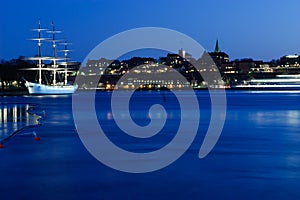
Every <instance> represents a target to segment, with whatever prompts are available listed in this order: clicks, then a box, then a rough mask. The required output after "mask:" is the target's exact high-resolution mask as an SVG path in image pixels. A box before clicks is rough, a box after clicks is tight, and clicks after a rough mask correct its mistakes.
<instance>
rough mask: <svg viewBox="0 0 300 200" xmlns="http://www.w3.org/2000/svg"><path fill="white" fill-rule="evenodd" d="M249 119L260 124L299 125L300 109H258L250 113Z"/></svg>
mask: <svg viewBox="0 0 300 200" xmlns="http://www.w3.org/2000/svg"><path fill="white" fill-rule="evenodd" d="M249 119H251V120H253V121H255V123H256V124H258V125H286V126H298V125H299V122H300V111H299V110H278V111H257V112H254V113H250V114H249Z"/></svg>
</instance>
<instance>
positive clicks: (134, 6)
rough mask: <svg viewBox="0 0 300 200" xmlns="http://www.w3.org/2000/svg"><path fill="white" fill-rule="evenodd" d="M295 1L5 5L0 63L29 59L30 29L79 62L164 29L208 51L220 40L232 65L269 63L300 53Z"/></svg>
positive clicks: (36, 1)
mask: <svg viewBox="0 0 300 200" xmlns="http://www.w3.org/2000/svg"><path fill="white" fill-rule="evenodd" d="M299 8H300V1H299V0H286V1H274V0H251V1H241V0H226V1H225V0H190V1H189V0H187V1H183V0H181V1H179V0H172V1H171V0H170V1H169V0H163V1H162V0H151V1H149V0H147V1H146V0H130V1H129V0H127V1H123V0H122V1H121V0H109V1H108V0H27V1H19V0H17V1H16V0H9V1H8V0H4V1H2V2H1V12H0V26H1V29H0V59H5V60H9V59H12V58H18V57H19V56H21V55H22V56H33V55H35V54H36V45H35V43H34V42H31V41H29V40H27V39H29V38H33V37H35V34H36V33H35V32H33V31H30V29H31V28H36V27H37V22H38V19H39V18H40V19H41V23H42V26H43V27H45V28H49V27H50V25H51V21H52V20H53V21H54V22H55V24H56V27H57V28H58V29H61V30H63V33H62V34H61V37H62V38H64V37H66V38H67V39H68V41H69V42H71V43H73V45H72V47H71V49H73V50H74V51H73V52H72V54H71V57H72V59H73V60H77V61H83V59H84V58H85V57H86V55H87V54H88V53H89V52H90V51H91V50H92V49H93V48H94V47H95V46H96V45H98V44H99V43H100V42H102V41H103V40H105V39H107V38H109V37H111V36H113V35H115V34H117V33H119V32H122V31H125V30H128V29H133V28H139V27H149V26H151V27H163V28H169V29H173V30H176V31H179V32H182V33H184V34H186V35H188V36H190V37H192V38H193V39H195V40H196V41H197V42H199V43H200V44H201V45H202V46H203V47H204V48H205V49H207V51H213V49H214V45H215V41H216V39H217V38H218V39H219V45H220V48H221V50H222V51H225V52H226V53H228V54H229V56H230V58H231V60H233V59H237V58H254V59H258V60H260V59H262V60H264V61H269V60H271V59H277V58H279V57H281V56H283V55H286V54H300V39H299V38H300V25H299V20H300V11H299Z"/></svg>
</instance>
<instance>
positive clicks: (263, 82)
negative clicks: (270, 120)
mask: <svg viewBox="0 0 300 200" xmlns="http://www.w3.org/2000/svg"><path fill="white" fill-rule="evenodd" d="M231 88H232V89H245V90H247V89H248V90H300V74H295V75H292V74H289V75H276V77H275V78H268V79H267V78H265V79H252V80H248V81H245V82H244V83H243V84H239V85H232V86H231Z"/></svg>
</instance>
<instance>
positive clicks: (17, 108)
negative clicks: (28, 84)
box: [0, 104, 38, 139]
mask: <svg viewBox="0 0 300 200" xmlns="http://www.w3.org/2000/svg"><path fill="white" fill-rule="evenodd" d="M29 108H30V105H29V104H0V139H1V138H4V137H6V136H8V134H11V133H12V132H14V131H16V130H18V129H21V128H22V127H25V126H29V125H34V124H36V123H37V118H38V116H35V115H31V114H29V113H28V112H27V111H28V110H29Z"/></svg>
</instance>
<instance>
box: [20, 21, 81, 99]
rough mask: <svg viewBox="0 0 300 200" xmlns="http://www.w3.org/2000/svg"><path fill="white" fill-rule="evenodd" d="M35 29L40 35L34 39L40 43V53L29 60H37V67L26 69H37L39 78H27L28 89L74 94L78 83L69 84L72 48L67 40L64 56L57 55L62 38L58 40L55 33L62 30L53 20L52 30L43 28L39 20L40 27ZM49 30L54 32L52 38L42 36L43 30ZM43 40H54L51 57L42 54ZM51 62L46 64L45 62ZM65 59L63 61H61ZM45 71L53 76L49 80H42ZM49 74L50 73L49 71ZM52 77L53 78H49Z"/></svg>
mask: <svg viewBox="0 0 300 200" xmlns="http://www.w3.org/2000/svg"><path fill="white" fill-rule="evenodd" d="M33 30H34V31H37V32H38V37H37V38H34V39H32V40H35V41H37V44H38V54H37V56H36V57H31V58H27V59H28V60H34V61H37V67H36V68H30V69H26V70H36V71H38V80H37V81H36V82H30V81H27V80H26V79H25V78H24V80H25V86H26V87H27V89H28V92H29V94H43V95H44V94H73V93H74V92H75V91H76V90H77V88H78V85H77V84H69V83H68V73H69V72H70V71H71V70H70V68H69V63H71V62H68V52H69V51H70V50H68V49H67V45H68V43H67V42H66V41H65V42H64V43H62V44H63V45H65V48H64V50H62V52H64V58H58V57H57V55H56V51H57V43H58V42H60V40H56V38H55V35H56V33H60V31H57V30H55V27H54V23H53V22H52V30H51V31H47V29H43V28H41V23H40V21H39V23H38V28H37V29H33ZM43 31H47V32H48V33H51V34H52V39H48V38H42V37H41V32H43ZM43 41H51V42H52V51H53V55H52V56H51V57H46V56H42V53H41V46H42V42H43ZM46 61H48V62H50V63H49V64H45V62H46ZM59 61H63V62H59ZM44 71H49V72H50V74H51V77H48V78H47V77H45V79H47V80H44V81H43V80H42V75H44V76H45V74H43V72H44ZM48 75H49V73H48ZM58 77H60V78H61V80H62V81H60V82H59V81H57V80H58ZM49 79H51V80H49Z"/></svg>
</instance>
